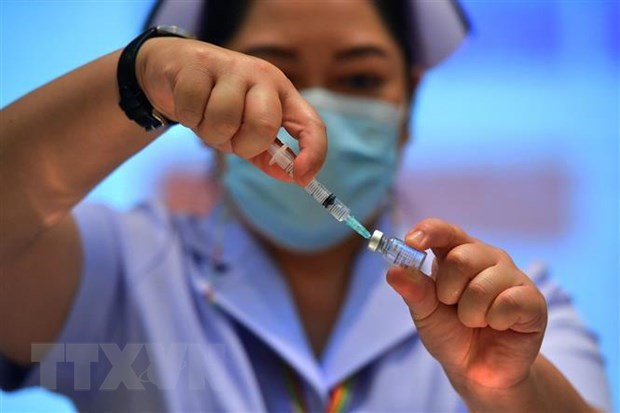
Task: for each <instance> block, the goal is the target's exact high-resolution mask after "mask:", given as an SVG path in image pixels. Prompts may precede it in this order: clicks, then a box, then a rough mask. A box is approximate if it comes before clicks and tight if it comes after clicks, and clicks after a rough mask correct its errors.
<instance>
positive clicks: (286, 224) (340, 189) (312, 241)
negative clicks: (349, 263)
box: [224, 89, 404, 252]
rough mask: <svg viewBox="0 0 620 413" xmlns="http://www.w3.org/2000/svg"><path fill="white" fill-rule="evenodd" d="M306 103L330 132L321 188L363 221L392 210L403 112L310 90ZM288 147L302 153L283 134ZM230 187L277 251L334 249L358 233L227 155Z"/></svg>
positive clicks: (299, 192)
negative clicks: (388, 202)
mask: <svg viewBox="0 0 620 413" xmlns="http://www.w3.org/2000/svg"><path fill="white" fill-rule="evenodd" d="M302 95H303V97H304V98H305V99H306V100H307V101H308V102H309V103H310V104H311V105H312V106H313V107H314V108H315V109H316V110H317V111H318V113H319V115H320V116H321V119H323V122H324V123H325V125H326V127H327V136H328V139H329V142H328V143H329V144H328V151H327V158H326V159H325V164H324V165H323V167H322V169H321V171H320V172H319V174H318V175H317V179H318V180H319V182H321V183H322V184H324V185H325V186H326V187H327V188H328V189H330V190H331V191H333V193H334V194H335V195H336V196H337V197H338V198H339V199H340V200H341V201H342V202H344V203H345V205H347V206H348V207H349V208H350V209H351V213H352V214H353V215H354V216H355V217H356V218H358V219H359V220H360V221H362V222H364V221H366V220H368V219H369V218H371V217H372V215H373V213H375V212H376V211H377V209H378V208H379V207H380V206H381V205H384V204H385V201H386V199H387V197H388V192H389V190H390V188H391V186H392V184H393V181H394V175H395V173H396V165H397V150H398V138H399V127H400V125H401V121H402V119H403V114H404V110H403V108H401V107H398V106H395V105H393V104H390V103H387V102H384V101H380V100H374V99H368V98H357V97H351V96H347V95H342V94H337V93H333V92H330V91H327V90H325V89H309V90H306V91H303V92H302ZM278 137H279V138H280V140H282V142H284V143H286V144H288V145H289V146H290V147H291V148H293V149H294V150H295V152H298V145H297V141H296V140H295V139H293V138H292V137H291V136H290V135H289V134H288V133H286V131H284V129H282V130H281V132H280V133H279V134H278ZM226 161H227V162H226V163H227V167H226V171H225V172H224V187H225V188H226V189H227V191H228V193H229V194H230V197H231V199H232V201H233V202H234V204H235V206H236V207H237V209H238V210H239V211H240V212H241V214H242V215H243V216H244V218H245V219H246V220H247V221H248V222H249V223H250V224H251V225H252V226H253V227H254V228H255V229H257V230H258V231H259V232H260V233H261V234H262V235H264V236H265V237H266V238H267V239H269V240H271V241H272V242H274V243H276V244H277V245H279V246H281V247H284V248H287V249H290V250H296V251H301V252H316V251H320V250H324V249H327V248H329V247H332V246H335V245H337V244H339V243H341V242H342V241H344V240H345V239H346V238H348V237H349V236H351V235H352V234H353V233H352V232H351V229H350V228H349V227H347V226H346V225H344V224H343V223H338V222H337V221H336V220H335V219H334V218H333V217H332V216H331V215H330V214H329V213H328V212H327V211H325V209H324V208H323V207H322V206H321V205H319V204H318V203H317V202H316V201H314V200H313V199H312V198H311V197H310V196H309V195H308V194H307V193H306V192H305V191H304V190H303V188H301V187H299V186H297V185H294V184H288V183H284V182H280V181H278V180H276V179H274V178H271V177H270V176H268V175H267V174H265V173H263V172H262V171H260V170H259V169H257V168H256V167H254V166H253V165H252V164H250V163H249V162H247V161H246V160H244V159H242V158H240V157H237V156H235V155H226Z"/></svg>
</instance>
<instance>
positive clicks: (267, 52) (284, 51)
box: [242, 45, 297, 60]
mask: <svg viewBox="0 0 620 413" xmlns="http://www.w3.org/2000/svg"><path fill="white" fill-rule="evenodd" d="M242 53H245V54H247V55H250V56H256V57H275V58H280V59H287V60H293V59H296V58H297V53H296V52H295V51H294V50H292V49H288V48H286V47H282V46H270V45H264V46H254V47H250V48H248V49H245V50H242Z"/></svg>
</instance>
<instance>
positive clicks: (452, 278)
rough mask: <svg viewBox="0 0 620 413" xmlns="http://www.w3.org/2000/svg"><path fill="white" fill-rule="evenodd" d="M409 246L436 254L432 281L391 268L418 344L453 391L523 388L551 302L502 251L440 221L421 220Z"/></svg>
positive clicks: (391, 278) (390, 278)
mask: <svg viewBox="0 0 620 413" xmlns="http://www.w3.org/2000/svg"><path fill="white" fill-rule="evenodd" d="M405 241H406V243H407V244H408V245H410V246H412V247H413V248H416V249H419V250H426V249H429V248H431V249H432V250H433V252H434V254H435V256H436V260H435V262H434V265H433V267H434V268H433V273H432V276H431V277H428V276H426V275H424V274H422V273H421V272H418V271H415V270H404V269H402V268H396V267H395V268H392V269H391V270H390V271H389V272H388V282H389V283H390V284H391V285H392V287H393V288H394V289H395V290H396V291H397V292H398V293H399V294H400V295H401V296H402V297H403V298H404V299H405V302H406V303H407V305H408V306H409V308H410V310H411V314H412V317H413V321H414V323H415V325H416V327H417V330H418V333H419V335H420V338H421V340H422V342H423V343H424V345H425V346H426V348H427V349H428V351H429V352H430V353H431V354H432V355H433V357H435V358H436V359H437V360H438V361H439V362H440V363H441V364H442V366H443V368H444V370H445V371H446V373H447V375H448V377H449V378H450V380H451V382H452V384H453V385H454V387H455V389H456V390H457V391H459V392H460V393H461V395H462V396H464V395H463V394H462V393H463V392H465V393H466V392H468V391H472V390H474V389H487V390H488V389H497V390H500V391H501V390H504V389H510V388H512V387H513V386H517V385H518V384H519V383H522V382H524V381H525V380H526V379H527V378H528V376H529V375H530V373H531V371H532V367H533V365H534V362H535V361H536V359H537V356H538V353H539V350H540V346H541V343H542V339H543V334H544V331H545V327H546V324H547V307H546V303H545V299H544V297H543V295H542V294H541V293H540V291H539V290H538V289H537V288H536V286H535V285H534V283H533V282H532V281H531V280H530V279H529V278H528V277H527V276H526V275H525V274H524V273H523V272H521V271H520V270H519V269H518V268H517V267H516V266H515V264H514V263H513V261H512V259H511V258H510V256H508V254H506V253H505V252H504V251H502V250H500V249H498V248H494V247H492V246H490V245H487V244H485V243H483V242H481V241H479V240H477V239H475V238H472V237H470V236H469V235H467V234H466V233H465V232H464V231H463V230H461V229H460V228H458V227H456V226H454V225H451V224H449V223H447V222H444V221H441V220H439V219H428V220H425V221H422V222H420V223H419V224H418V225H416V227H415V228H414V229H413V230H411V231H410V232H409V234H408V235H407V237H406V238H405Z"/></svg>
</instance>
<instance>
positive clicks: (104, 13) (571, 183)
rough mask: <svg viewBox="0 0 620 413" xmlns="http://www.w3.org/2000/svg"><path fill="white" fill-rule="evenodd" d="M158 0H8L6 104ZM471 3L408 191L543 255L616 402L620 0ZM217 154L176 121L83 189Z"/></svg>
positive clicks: (122, 202) (57, 401)
mask: <svg viewBox="0 0 620 413" xmlns="http://www.w3.org/2000/svg"><path fill="white" fill-rule="evenodd" d="M151 5H152V1H113V0H109V1H59V0H48V1H45V0H42V1H28V0H24V1H18V0H0V14H1V15H0V35H1V38H0V47H1V49H0V58H1V61H0V105H1V106H5V105H7V104H8V103H10V102H11V101H13V100H14V99H16V98H18V97H19V96H21V95H22V94H24V93H26V92H28V91H30V90H32V89H34V88H36V87H37V86H39V85H41V84H43V83H44V82H46V81H49V80H51V79H53V78H55V77H57V76H59V75H60V74H62V73H64V72H66V71H68V70H70V69H73V68H75V67H76V66H78V65H80V64H83V63H86V62H87V61H89V60H92V59H94V58H96V57H98V56H100V55H102V54H104V53H107V52H109V51H112V50H114V49H117V48H120V47H123V46H124V45H125V44H127V43H128V42H129V40H131V39H132V38H133V37H134V36H135V35H136V34H137V33H138V32H139V30H140V27H141V25H142V23H143V21H144V19H145V17H146V15H147V13H148V11H149V9H150V7H151ZM464 6H465V8H466V11H467V12H468V14H469V16H470V18H471V20H472V21H473V25H474V32H473V34H472V36H471V38H470V39H469V40H468V41H467V42H466V44H465V45H464V46H463V47H462V48H461V49H460V50H459V51H458V52H457V53H456V54H455V55H454V56H453V57H451V58H450V59H449V60H448V61H447V62H446V63H445V64H444V65H442V66H441V67H440V68H438V69H436V70H434V71H432V72H431V73H429V74H428V75H427V77H426V80H425V82H424V84H423V86H422V88H421V90H420V93H419V101H418V107H417V112H416V114H415V122H414V126H413V134H414V136H415V144H414V145H411V146H410V147H409V148H408V150H407V153H406V155H405V158H404V163H403V170H402V174H401V178H402V180H401V181H405V180H406V181H408V185H409V188H410V189H409V191H408V194H407V195H405V196H404V198H403V202H408V203H410V204H411V206H413V207H414V208H416V210H417V211H418V212H419V215H420V216H427V215H433V216H439V217H443V218H446V219H449V220H451V221H454V222H456V223H458V224H460V225H462V226H463V227H465V229H467V230H468V231H469V232H471V233H472V234H473V235H475V236H477V237H479V238H482V239H483V240H485V241H487V242H489V243H491V244H494V245H497V246H500V247H502V248H504V249H506V250H508V251H509V252H510V253H511V254H512V256H513V257H514V259H515V261H516V262H517V263H518V264H520V265H522V266H526V265H527V264H528V263H531V262H533V261H538V260H540V261H544V262H545V263H547V264H548V266H549V267H550V268H551V271H552V273H553V274H554V275H555V276H556V277H557V278H558V279H559V280H560V281H561V282H562V284H563V285H564V286H565V287H566V289H567V290H568V291H569V292H570V293H571V294H572V295H573V297H574V303H575V305H576V307H577V308H578V310H579V311H580V312H581V314H582V316H583V318H584V319H585V320H586V322H587V323H588V324H589V325H590V326H591V327H592V329H593V331H594V332H595V333H596V334H597V335H598V336H599V338H600V342H601V346H602V349H603V353H604V356H605V358H606V362H607V371H608V376H609V378H610V384H611V387H612V393H613V397H614V407H615V408H616V409H620V404H619V395H620V391H619V359H618V353H619V351H618V345H619V343H618V341H619V339H618V334H619V331H618V326H619V324H620V322H619V313H620V312H619V307H618V298H619V289H620V288H619V287H620V283H619V278H618V274H619V271H618V270H619V258H618V257H619V244H618V230H619V220H618V211H619V202H618V195H619V187H618V185H619V169H618V165H619V164H618V162H619V161H618V159H619V154H618V140H619V123H618V122H619V121H618V119H619V117H620V107H619V100H620V85H619V76H620V75H619V70H620V68H619V54H620V40H619V39H620V31H619V28H618V26H619V24H618V22H619V20H620V11H619V9H620V3H619V2H618V1H595V0H591V1H586V0H584V1H574V0H570V1H569V0H564V1H538V2H536V1H527V0H523V1H510V0H501V1H500V0H466V1H464ZM41 128H45V125H41ZM209 159H210V154H209V152H208V151H206V150H204V149H203V148H202V147H201V145H200V144H199V143H198V142H197V140H196V139H195V138H193V137H192V135H191V133H188V132H187V131H186V130H184V129H183V128H175V129H173V130H172V131H171V132H170V133H169V134H167V135H166V136H164V137H163V138H161V139H159V140H158V141H157V142H155V143H154V144H153V145H151V146H150V147H149V148H147V149H146V150H145V151H143V152H141V153H140V154H138V155H136V156H135V157H134V158H133V159H132V160H131V161H130V162H128V163H127V164H126V165H124V166H123V167H122V168H120V169H119V170H117V171H116V172H115V173H114V174H113V175H112V176H110V178H109V179H108V180H106V181H105V182H104V183H102V184H101V185H100V186H99V187H98V188H97V189H95V190H94V191H93V192H92V193H91V195H90V196H89V199H90V200H97V201H104V202H108V203H110V204H112V205H115V206H117V207H118V208H122V209H125V208H129V207H131V206H132V205H134V204H135V203H136V202H138V201H139V200H140V199H143V198H145V197H149V196H154V195H156V194H157V193H158V192H161V189H160V188H161V187H162V181H163V180H164V176H165V174H169V173H171V171H172V172H173V173H178V172H181V173H187V172H189V173H190V174H197V173H199V171H201V170H203V169H204V165H206V164H207V162H208V160H209ZM409 181H410V182H412V183H410V182H409ZM16 310H18V309H16ZM72 410H73V409H72V407H71V404H70V403H69V402H67V401H66V400H64V399H62V398H60V397H58V396H54V395H51V394H49V393H47V392H45V391H43V390H39V389H29V390H24V391H21V392H17V393H13V394H2V393H0V412H34V411H37V412H39V411H40V412H44V411H45V412H66V411H72Z"/></svg>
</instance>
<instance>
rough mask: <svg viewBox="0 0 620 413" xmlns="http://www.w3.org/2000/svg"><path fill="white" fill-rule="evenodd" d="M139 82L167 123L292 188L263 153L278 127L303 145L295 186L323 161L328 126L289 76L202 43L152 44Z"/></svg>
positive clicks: (139, 67)
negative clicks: (325, 125)
mask: <svg viewBox="0 0 620 413" xmlns="http://www.w3.org/2000/svg"><path fill="white" fill-rule="evenodd" d="M136 75H137V77H138V82H139V83H140V85H141V87H142V89H143V90H144V92H145V94H146V95H147V97H148V99H149V101H150V102H151V104H152V105H153V106H154V107H155V109H157V110H158V111H159V112H160V113H162V114H163V115H165V116H166V117H167V118H168V119H171V120H174V121H177V122H179V123H181V124H182V125H184V126H186V127H188V128H190V129H192V130H193V131H194V132H195V133H196V134H197V135H198V136H199V137H200V138H201V139H202V140H203V141H204V142H205V143H206V144H207V145H209V146H211V147H213V148H216V149H218V150H220V151H223V152H229V153H230V152H232V153H235V154H237V155H239V156H241V157H243V158H246V159H248V160H249V161H250V162H252V163H254V164H255V165H256V166H257V167H259V168H260V169H262V170H263V171H265V172H267V173H268V174H270V175H272V176H275V177H276V178H279V179H283V180H290V178H288V176H287V175H286V174H285V173H284V172H283V171H282V170H281V169H279V168H278V167H277V166H275V165H274V166H269V164H268V162H269V159H270V156H269V154H268V153H267V152H265V151H266V150H267V148H268V147H269V145H270V144H271V143H272V142H273V140H274V138H275V136H276V134H277V132H278V130H279V128H280V127H281V126H283V127H284V128H285V129H286V130H287V131H288V132H289V133H290V134H291V135H292V136H293V137H295V138H297V139H298V140H299V146H300V148H301V151H300V153H299V155H298V157H297V159H296V160H295V163H294V172H293V173H294V176H295V181H297V183H299V184H302V185H305V184H307V183H308V182H309V181H310V180H311V179H312V178H313V177H314V175H316V173H317V172H318V170H319V168H320V167H321V165H322V163H323V160H324V159H325V153H326V150H327V139H326V136H325V127H324V125H323V122H322V121H321V119H320V118H319V116H318V114H317V113H316V111H315V110H314V109H313V108H312V107H311V106H310V105H309V104H308V103H307V102H306V101H305V100H304V99H303V98H302V97H301V95H300V94H299V93H298V91H297V90H296V89H295V87H294V86H293V84H292V83H291V82H290V81H289V80H288V79H287V78H286V76H285V75H284V74H283V73H282V72H281V71H280V70H279V69H278V68H276V67H275V66H273V65H272V64H270V63H268V62H266V61H264V60H261V59H258V58H255V57H252V56H247V55H244V54H242V53H237V52H234V51H231V50H227V49H224V48H221V47H217V46H214V45H211V44H208V43H205V42H201V41H197V40H188V39H180V38H172V37H166V38H155V39H151V40H149V41H147V42H145V43H144V45H143V46H142V47H141V49H140V52H139V53H138V58H137V61H136Z"/></svg>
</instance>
